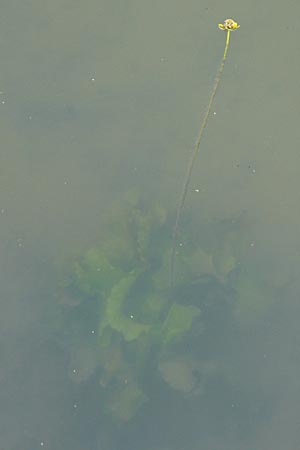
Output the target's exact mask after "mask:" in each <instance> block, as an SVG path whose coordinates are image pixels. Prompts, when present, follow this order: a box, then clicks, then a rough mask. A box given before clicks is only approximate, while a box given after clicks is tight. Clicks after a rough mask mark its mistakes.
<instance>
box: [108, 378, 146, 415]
mask: <svg viewBox="0 0 300 450" xmlns="http://www.w3.org/2000/svg"><path fill="white" fill-rule="evenodd" d="M147 400H148V399H147V396H146V395H145V393H144V392H143V391H142V390H141V389H140V388H139V386H137V385H136V384H130V385H125V386H122V388H121V389H120V390H117V392H116V393H115V395H114V396H113V398H112V399H111V400H110V401H109V403H108V409H109V411H110V413H111V414H112V415H113V416H114V417H115V418H117V419H119V420H121V421H122V422H128V421H129V420H131V419H132V418H133V417H134V416H135V415H136V413H137V412H138V410H139V409H140V408H141V407H142V406H143V404H144V403H145V402H146V401H147Z"/></svg>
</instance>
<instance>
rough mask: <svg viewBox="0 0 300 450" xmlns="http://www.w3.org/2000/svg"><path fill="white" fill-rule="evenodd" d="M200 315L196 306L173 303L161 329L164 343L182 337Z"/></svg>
mask: <svg viewBox="0 0 300 450" xmlns="http://www.w3.org/2000/svg"><path fill="white" fill-rule="evenodd" d="M200 314H201V311H200V309H199V308H197V307H196V306H184V305H178V304H176V303H173V305H172V306H171V308H170V310H169V313H168V315H167V318H166V320H165V322H164V324H163V328H162V332H163V339H164V343H165V344H168V343H169V342H170V341H172V340H173V339H175V338H178V337H182V336H183V335H184V334H185V333H186V332H187V331H188V330H189V329H190V328H191V326H192V324H193V321H194V319H195V318H196V317H199V316H200Z"/></svg>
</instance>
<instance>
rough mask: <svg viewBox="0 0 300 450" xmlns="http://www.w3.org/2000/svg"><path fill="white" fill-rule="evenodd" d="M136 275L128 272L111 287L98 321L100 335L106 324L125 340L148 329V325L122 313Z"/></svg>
mask: <svg viewBox="0 0 300 450" xmlns="http://www.w3.org/2000/svg"><path fill="white" fill-rule="evenodd" d="M137 277H138V274H135V273H132V274H129V275H128V276H127V277H124V278H123V279H122V280H121V281H119V282H118V283H117V284H116V285H115V286H114V287H113V288H112V290H111V293H110V295H109V297H108V299H107V303H106V309H105V313H104V317H103V319H102V321H101V322H100V327H99V335H100V336H101V335H102V334H103V331H104V328H105V327H106V326H107V325H109V326H110V327H111V328H112V329H113V330H115V331H118V332H119V333H120V334H121V335H122V336H123V338H124V339H125V341H132V340H134V339H137V338H138V337H139V336H140V335H141V334H142V333H147V332H148V331H149V330H150V326H149V325H146V324H143V323H139V322H136V321H135V320H134V318H132V317H128V316H126V315H125V314H124V313H123V308H124V302H125V300H126V298H127V295H128V294H129V291H130V289H131V288H132V286H133V284H134V283H135V281H136V279H137Z"/></svg>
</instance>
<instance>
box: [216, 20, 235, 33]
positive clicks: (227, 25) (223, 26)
mask: <svg viewBox="0 0 300 450" xmlns="http://www.w3.org/2000/svg"><path fill="white" fill-rule="evenodd" d="M218 27H219V28H220V30H230V31H232V30H237V29H238V28H240V25H239V24H238V23H237V22H235V21H234V20H233V19H226V20H224V22H223V23H219V25H218Z"/></svg>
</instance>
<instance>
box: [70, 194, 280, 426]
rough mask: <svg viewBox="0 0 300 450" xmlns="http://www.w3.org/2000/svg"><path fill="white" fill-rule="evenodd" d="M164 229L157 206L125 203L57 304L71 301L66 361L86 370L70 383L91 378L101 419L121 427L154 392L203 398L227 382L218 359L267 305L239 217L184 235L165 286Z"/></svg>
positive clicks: (266, 290) (127, 199) (167, 247)
mask: <svg viewBox="0 0 300 450" xmlns="http://www.w3.org/2000/svg"><path fill="white" fill-rule="evenodd" d="M170 221H171V218H170V217H169V214H168V212H167V210H166V209H165V208H164V207H163V206H162V205H160V204H150V203H149V202H144V201H143V200H142V199H141V198H140V196H139V195H138V194H136V193H129V194H126V195H124V197H123V198H121V199H120V201H117V202H116V203H115V204H113V205H112V207H111V208H110V211H109V212H108V214H107V218H106V221H105V224H104V226H103V229H102V230H101V235H100V237H99V239H98V240H97V241H96V242H95V243H94V244H93V245H92V246H91V247H90V248H88V249H87V250H86V251H85V252H84V254H83V255H82V256H81V257H79V258H76V259H75V260H74V261H73V262H72V263H71V264H70V266H68V268H67V270H66V271H67V272H68V276H67V277H66V278H65V279H64V282H63V294H62V296H64V297H67V298H69V299H70V302H69V304H70V307H66V306H64V307H63V310H64V321H65V323H64V329H68V327H69V328H72V327H73V328H74V329H75V330H76V333H77V334H79V336H77V341H76V344H75V345H74V347H75V350H74V354H75V356H74V354H73V355H72V358H73V359H72V361H73V365H77V367H78V368H80V366H83V367H84V371H83V372H82V373H81V375H80V376H79V375H78V377H77V379H76V377H74V381H77V382H78V383H80V382H87V381H88V380H89V379H93V380H95V379H96V385H97V389H98V390H99V391H98V393H97V392H95V396H96V395H99V405H100V403H101V408H102V411H103V412H104V414H105V415H106V416H109V417H111V418H113V419H114V420H117V421H119V422H121V423H122V422H128V421H130V420H131V419H132V418H134V417H135V416H136V415H137V413H138V412H139V411H141V410H142V409H143V407H144V406H145V405H147V403H148V402H149V401H151V395H153V390H155V389H156V388H157V389H167V390H171V391H174V393H177V394H178V395H182V396H183V397H186V396H188V397H189V396H190V397H197V396H201V395H203V394H204V393H205V391H206V386H207V384H208V383H209V382H210V380H211V379H214V378H215V377H218V376H219V374H220V373H222V374H223V375H224V373H225V374H226V370H227V367H226V364H225V363H224V360H223V359H222V357H220V355H223V352H224V346H226V342H227V341H228V339H229V340H230V339H234V338H235V333H236V329H237V328H238V327H239V326H241V324H243V323H244V322H245V323H246V322H247V321H249V320H252V319H253V318H255V317H257V315H259V314H263V313H264V311H265V310H266V309H267V308H268V305H269V304H270V302H272V301H273V299H274V292H273V290H272V288H271V287H270V286H268V285H267V284H266V283H264V282H263V281H262V280H261V278H259V277H258V274H257V273H255V271H253V270H252V272H251V271H249V270H248V269H247V264H245V263H244V261H245V260H246V259H247V248H248V247H249V232H248V230H247V224H246V220H245V217H239V218H227V219H221V220H212V221H211V222H210V223H206V224H196V226H195V224H194V225H193V227H190V229H188V230H187V232H186V234H185V236H182V237H181V245H180V247H179V249H180V251H179V252H178V253H177V254H176V255H175V256H176V271H175V272H174V282H173V285H172V287H170V278H169V260H170V252H171V241H172V236H171V233H170ZM192 222H193V221H192ZM72 299H73V300H72ZM86 311H89V312H88V313H86ZM84 322H85V323H84ZM95 322H96V323H97V329H95V331H94V333H95V335H97V336H95V340H94V341H93V343H90V341H88V342H87V343H86V344H85V345H82V343H80V342H79V341H80V333H81V332H82V333H83V330H84V328H85V327H89V326H90V325H89V323H93V324H95ZM83 341H84V338H83ZM76 347H77V348H76ZM74 361H75V362H74ZM225 376H226V375H225ZM228 379H230V374H229V375H228ZM100 399H101V402H100Z"/></svg>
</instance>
